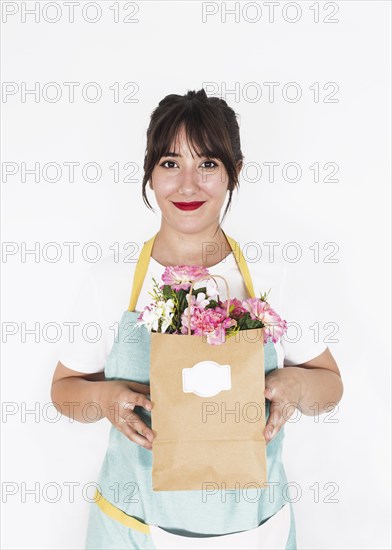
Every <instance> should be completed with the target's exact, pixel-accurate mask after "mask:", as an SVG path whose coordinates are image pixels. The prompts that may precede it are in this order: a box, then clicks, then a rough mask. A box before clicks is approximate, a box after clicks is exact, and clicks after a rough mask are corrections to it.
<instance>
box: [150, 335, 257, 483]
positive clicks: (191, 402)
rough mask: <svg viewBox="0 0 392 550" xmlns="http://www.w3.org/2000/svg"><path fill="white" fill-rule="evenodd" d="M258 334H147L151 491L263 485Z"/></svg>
mask: <svg viewBox="0 0 392 550" xmlns="http://www.w3.org/2000/svg"><path fill="white" fill-rule="evenodd" d="M263 330H264V329H263V328H256V329H248V330H241V331H239V332H237V334H235V335H233V336H230V337H226V340H225V341H224V342H223V343H221V344H219V345H213V344H209V343H207V339H206V336H205V335H203V336H197V335H191V334H165V333H158V332H151V348H150V353H151V355H150V396H151V401H152V402H153V408H152V411H151V421H152V424H151V427H152V429H153V431H154V432H155V439H154V441H153V449H152V455H153V466H152V488H153V490H154V491H187V490H188V491H189V490H205V489H208V488H211V484H215V485H214V488H219V489H220V490H226V489H241V488H245V487H248V488H258V487H260V488H264V487H266V486H267V485H266V482H267V461H266V441H265V439H264V435H263V431H264V427H265V396H264V388H265V380H264V334H263ZM208 484H210V485H209V486H208ZM216 484H218V487H217V486H216Z"/></svg>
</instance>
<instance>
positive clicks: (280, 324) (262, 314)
mask: <svg viewBox="0 0 392 550" xmlns="http://www.w3.org/2000/svg"><path fill="white" fill-rule="evenodd" d="M242 305H243V307H244V308H245V309H246V310H247V311H249V313H250V317H251V319H257V320H258V321H261V322H262V323H263V325H264V327H265V330H264V343H265V344H266V343H267V342H268V340H269V339H270V338H271V339H272V341H273V342H274V343H276V342H277V341H278V340H279V339H280V338H281V337H282V336H283V334H284V333H285V332H286V330H287V322H286V321H285V320H284V319H282V318H281V317H280V315H278V314H277V313H276V311H275V310H273V309H272V307H271V306H270V305H269V303H268V302H264V301H263V300H260V298H248V299H247V300H243V301H242Z"/></svg>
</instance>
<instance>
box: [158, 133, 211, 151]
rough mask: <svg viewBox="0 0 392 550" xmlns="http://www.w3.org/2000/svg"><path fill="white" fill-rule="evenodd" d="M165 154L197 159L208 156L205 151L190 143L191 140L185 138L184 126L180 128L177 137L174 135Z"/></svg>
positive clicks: (187, 137)
mask: <svg viewBox="0 0 392 550" xmlns="http://www.w3.org/2000/svg"><path fill="white" fill-rule="evenodd" d="M166 153H175V156H192V157H194V156H195V155H196V156H198V157H201V156H203V155H204V156H205V155H207V154H208V151H207V149H205V150H203V147H198V146H197V144H196V143H192V141H191V138H190V137H189V136H187V134H186V131H185V128H184V126H180V128H179V129H178V132H177V135H175V136H174V137H173V139H172V141H171V143H170V145H169V147H168V151H166Z"/></svg>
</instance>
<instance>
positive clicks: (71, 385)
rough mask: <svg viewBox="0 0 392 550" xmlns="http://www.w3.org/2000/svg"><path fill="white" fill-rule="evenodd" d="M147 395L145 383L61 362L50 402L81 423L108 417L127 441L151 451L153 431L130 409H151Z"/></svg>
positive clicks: (53, 382)
mask: <svg viewBox="0 0 392 550" xmlns="http://www.w3.org/2000/svg"><path fill="white" fill-rule="evenodd" d="M149 394H150V386H149V385H148V384H141V383H139V382H134V381H129V380H106V379H105V375H104V372H95V373H93V374H86V373H83V372H78V371H75V370H72V369H68V368H67V367H65V366H64V365H63V364H62V363H61V362H60V361H59V362H58V363H57V367H56V370H55V372H54V375H53V381H52V389H51V399H52V402H53V404H54V406H55V407H56V409H57V410H58V411H60V412H61V413H62V414H65V415H66V416H68V417H70V418H73V419H74V420H78V421H79V422H84V423H89V422H97V421H98V420H101V418H107V419H108V420H109V422H111V423H112V424H113V426H114V427H115V428H117V429H118V430H119V431H120V432H122V433H123V434H124V435H125V436H126V437H128V439H129V440H130V441H134V442H135V443H137V444H139V445H141V446H142V447H145V448H146V449H149V450H151V449H152V444H151V442H152V440H153V438H154V434H153V432H152V430H151V428H150V427H149V426H147V425H146V424H145V423H144V422H142V420H141V419H140V418H139V416H138V415H137V414H136V413H135V412H133V411H134V409H135V407H136V406H138V407H143V408H144V409H146V410H147V411H151V408H152V403H151V401H150V400H149V399H148V397H147V395H149ZM90 407H94V408H93V410H89V408H90ZM91 418H93V419H94V420H91Z"/></svg>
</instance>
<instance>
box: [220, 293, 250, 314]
mask: <svg viewBox="0 0 392 550" xmlns="http://www.w3.org/2000/svg"><path fill="white" fill-rule="evenodd" d="M221 307H222V309H223V310H224V311H226V308H227V300H225V301H224V302H222V306H221ZM246 312H247V310H246V309H245V308H244V307H243V305H242V301H241V300H238V299H237V298H232V299H231V300H230V306H229V315H230V317H232V318H233V319H239V318H240V317H242V316H243V315H245V313H246Z"/></svg>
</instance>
